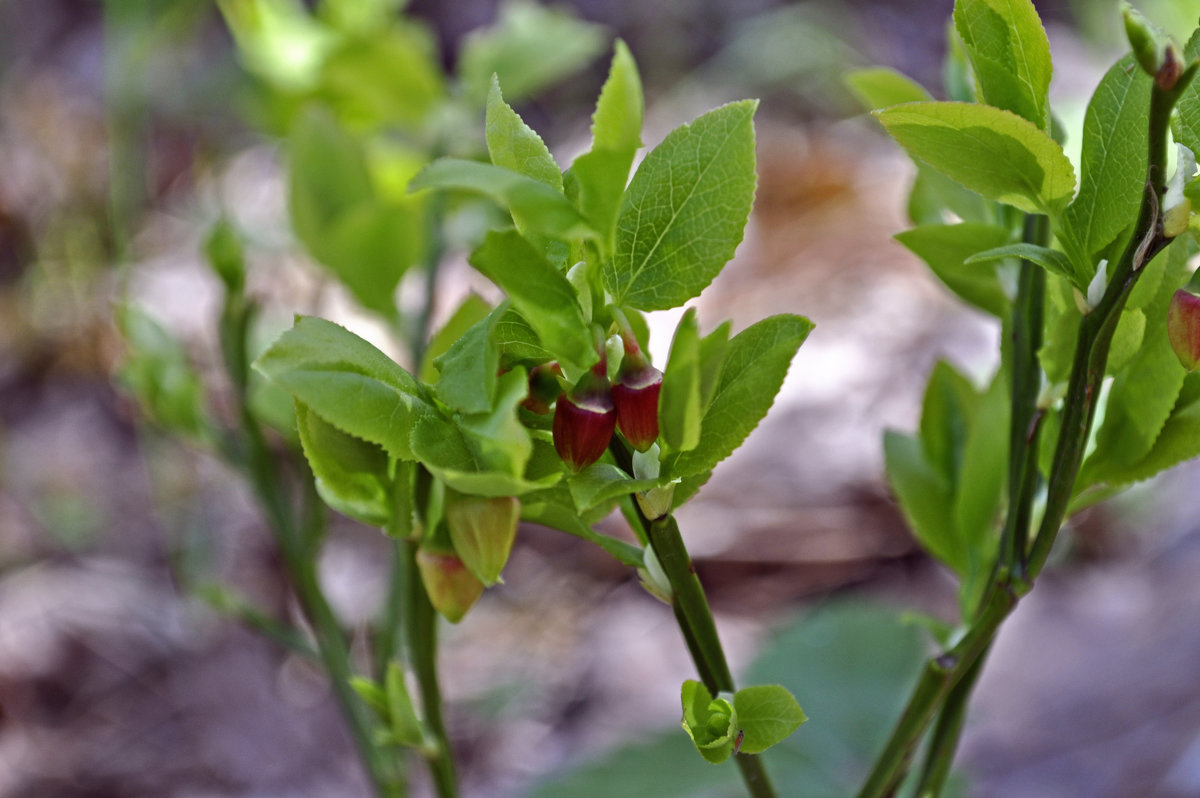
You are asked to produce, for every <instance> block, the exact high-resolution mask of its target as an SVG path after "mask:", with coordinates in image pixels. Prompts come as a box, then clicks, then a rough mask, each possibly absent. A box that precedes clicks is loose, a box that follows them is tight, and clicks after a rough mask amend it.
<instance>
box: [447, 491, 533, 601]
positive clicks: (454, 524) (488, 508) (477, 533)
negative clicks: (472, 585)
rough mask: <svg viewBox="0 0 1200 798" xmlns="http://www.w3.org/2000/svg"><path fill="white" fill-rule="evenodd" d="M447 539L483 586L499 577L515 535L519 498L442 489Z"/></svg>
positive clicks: (497, 580)
mask: <svg viewBox="0 0 1200 798" xmlns="http://www.w3.org/2000/svg"><path fill="white" fill-rule="evenodd" d="M445 501H446V511H445V512H446V525H447V526H449V527H450V542H451V543H453V544H454V551H455V552H456V553H457V554H458V556H459V557H460V558H461V559H462V563H463V565H465V566H466V567H467V570H468V571H470V572H471V573H472V574H474V575H475V577H476V578H477V579H479V580H480V581H481V582H483V584H484V585H485V586H491V585H494V584H496V583H497V582H499V581H500V572H501V571H503V570H504V564H505V563H506V562H508V555H509V552H511V551H512V546H513V541H514V540H515V539H516V536H517V521H518V519H519V518H520V515H521V502H520V500H518V499H517V497H515V496H471V495H468V494H464V493H459V492H457V491H454V490H451V489H447V490H446V499H445Z"/></svg>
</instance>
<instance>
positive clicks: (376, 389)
mask: <svg viewBox="0 0 1200 798" xmlns="http://www.w3.org/2000/svg"><path fill="white" fill-rule="evenodd" d="M254 367H255V368H256V369H258V371H260V372H261V373H262V374H263V375H264V376H266V377H267V378H268V379H270V380H272V381H273V382H275V383H276V384H277V385H279V386H280V387H281V388H283V389H284V390H285V391H287V392H289V393H290V394H292V395H293V396H294V397H296V399H298V400H300V401H301V402H303V403H304V404H305V405H307V406H308V407H309V408H310V409H311V410H312V411H313V412H314V413H316V414H317V415H319V416H320V417H321V418H322V419H324V420H325V421H327V422H328V423H330V424H332V425H333V426H334V427H336V428H337V429H339V430H341V431H342V432H345V433H347V434H349V435H354V436H355V437H358V438H362V439H363V440H364V441H368V442H370V443H374V444H377V445H379V446H382V447H383V449H384V451H386V452H387V453H388V454H389V455H391V456H392V457H395V458H397V459H400V460H412V459H414V457H413V452H412V449H411V448H410V446H409V442H408V439H409V432H410V431H411V430H412V429H413V427H414V425H415V424H416V422H417V420H418V419H419V418H421V417H422V416H423V415H426V414H428V413H430V412H431V411H432V408H431V407H430V406H429V404H428V403H427V402H426V400H425V398H424V397H425V395H424V391H423V389H422V388H421V386H420V385H419V384H418V383H417V381H416V380H414V379H413V377H412V375H411V374H409V373H408V372H407V371H405V370H404V369H402V368H400V366H398V365H397V364H396V363H395V362H394V361H392V359H391V358H389V357H388V356H387V355H385V354H383V353H382V352H380V351H379V350H378V349H376V348H375V347H374V346H372V345H371V344H369V343H367V342H366V341H364V340H363V339H362V338H359V337H358V336H357V335H355V334H354V333H352V332H350V331H349V330H347V329H345V328H344V327H341V326H339V325H337V324H334V323H333V322H329V321H325V320H324V319H318V318H314V317H311V316H300V317H298V318H297V319H296V324H295V326H294V327H292V329H290V330H288V331H287V332H285V333H284V334H283V335H282V336H280V338H279V340H277V341H276V342H275V343H274V344H272V345H271V347H270V348H269V349H268V350H267V351H266V352H264V353H263V355H262V356H261V357H259V359H258V360H257V361H255V363H254Z"/></svg>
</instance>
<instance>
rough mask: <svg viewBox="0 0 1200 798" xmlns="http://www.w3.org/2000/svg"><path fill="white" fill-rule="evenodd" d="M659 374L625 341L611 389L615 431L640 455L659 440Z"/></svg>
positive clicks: (634, 346)
mask: <svg viewBox="0 0 1200 798" xmlns="http://www.w3.org/2000/svg"><path fill="white" fill-rule="evenodd" d="M662 378H663V375H662V372H661V371H659V370H658V369H656V368H655V367H654V366H652V365H650V361H649V360H647V359H646V356H645V355H643V354H642V352H641V350H640V349H638V347H637V344H636V343H631V342H630V340H629V339H626V341H625V357H624V358H622V360H621V371H620V372H619V373H618V374H617V384H616V385H614V386H613V389H612V398H613V404H614V405H615V406H616V409H617V428H618V429H620V430H621V434H622V435H624V436H625V440H627V441H629V445H630V446H632V447H633V448H634V449H637V450H638V451H639V452H644V451H646V450H647V449H649V448H650V447H651V446H652V445H653V444H654V442H655V441H656V440H658V395H659V393H660V392H661V391H662Z"/></svg>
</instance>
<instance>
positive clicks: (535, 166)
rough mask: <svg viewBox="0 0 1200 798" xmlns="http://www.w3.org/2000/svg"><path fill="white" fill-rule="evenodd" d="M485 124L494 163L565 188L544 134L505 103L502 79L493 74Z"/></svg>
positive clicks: (559, 188)
mask: <svg viewBox="0 0 1200 798" xmlns="http://www.w3.org/2000/svg"><path fill="white" fill-rule="evenodd" d="M484 125H485V127H484V136H485V138H486V139H487V148H488V154H489V155H491V157H492V163H494V164H495V165H496V166H502V167H504V168H505V169H511V170H512V171H514V172H517V173H518V174H522V175H525V176H526V177H531V178H533V179H534V180H536V181H538V182H539V183H545V184H546V185H548V186H550V188H553V189H556V190H558V191H562V188H563V181H562V172H560V171H559V168H558V164H556V163H555V162H554V156H552V155H551V154H550V150H549V149H548V148H547V147H546V143H545V142H544V141H542V137H541V136H539V135H538V134H537V133H536V132H534V130H533V128H531V127H529V125H527V124H525V122H524V121H523V120H522V119H521V117H520V116H518V115H517V112H516V111H514V110H513V109H512V108H511V107H509V105H508V103H506V102H504V95H503V94H501V93H500V81H499V79H497V78H496V76H495V75H493V76H492V88H491V90H490V91H489V92H488V99H487V116H486V121H485V123H484Z"/></svg>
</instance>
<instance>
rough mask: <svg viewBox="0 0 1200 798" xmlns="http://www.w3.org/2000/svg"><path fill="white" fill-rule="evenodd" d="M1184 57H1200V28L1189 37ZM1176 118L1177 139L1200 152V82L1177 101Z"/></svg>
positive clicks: (1190, 59)
mask: <svg viewBox="0 0 1200 798" xmlns="http://www.w3.org/2000/svg"><path fill="white" fill-rule="evenodd" d="M1183 53H1184V59H1185V60H1186V61H1189V62H1190V61H1193V60H1195V59H1196V58H1200V28H1197V29H1196V31H1195V32H1194V33H1193V34H1192V37H1191V38H1190V39H1188V43H1187V45H1186V46H1185V47H1184V48H1183ZM1175 112H1176V118H1175V120H1174V125H1173V127H1172V131H1173V132H1174V134H1175V139H1176V140H1177V141H1178V142H1179V143H1180V144H1182V145H1184V146H1185V147H1187V148H1188V149H1189V150H1191V151H1192V152H1200V83H1197V81H1194V80H1193V81H1192V83H1191V85H1189V86H1188V87H1187V89H1185V90H1184V92H1183V95H1182V96H1180V98H1179V100H1178V102H1176V103H1175Z"/></svg>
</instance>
